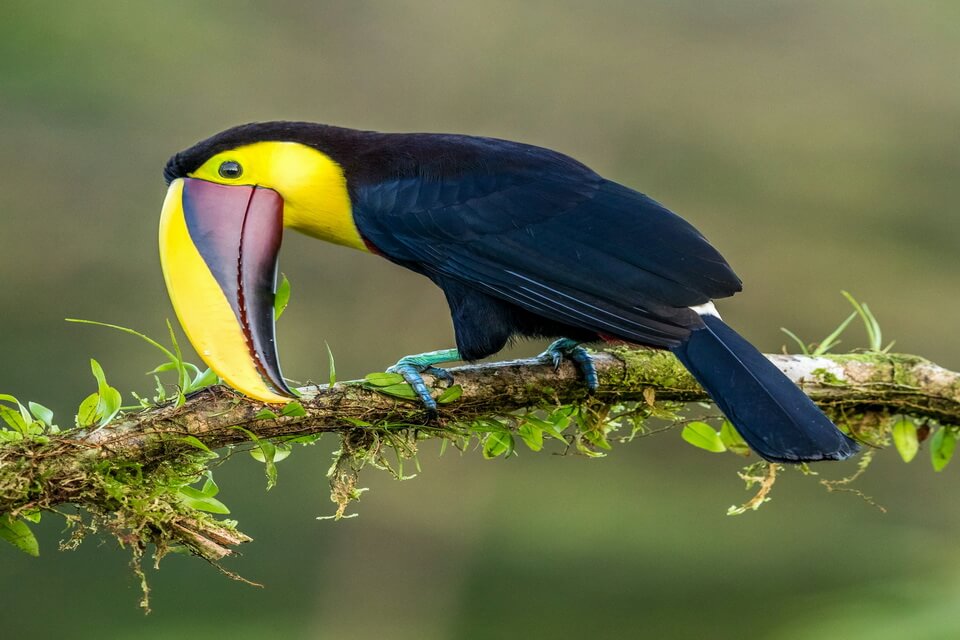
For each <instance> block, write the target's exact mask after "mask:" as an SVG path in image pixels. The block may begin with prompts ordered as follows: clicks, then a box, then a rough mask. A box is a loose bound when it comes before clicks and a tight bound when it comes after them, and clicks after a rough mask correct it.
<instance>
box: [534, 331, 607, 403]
mask: <svg viewBox="0 0 960 640" xmlns="http://www.w3.org/2000/svg"><path fill="white" fill-rule="evenodd" d="M564 358H568V359H569V360H570V361H571V362H572V363H573V364H574V366H575V367H576V368H577V371H579V372H580V375H582V376H583V379H584V381H585V382H586V383H587V388H588V389H590V391H596V390H597V387H599V386H600V382H599V380H597V368H596V367H595V366H594V365H593V358H591V357H590V353H589V352H588V351H587V350H586V349H584V348H583V347H581V346H580V343H579V342H577V341H576V340H571V339H570V338H560V339H559V340H557V341H555V342H553V343H551V344H550V346H549V347H547V350H546V351H544V352H543V353H541V354H540V355H539V356H537V359H539V360H542V361H544V362H548V363H551V364H553V368H554V369H559V368H560V364H561V363H562V362H563V359H564Z"/></svg>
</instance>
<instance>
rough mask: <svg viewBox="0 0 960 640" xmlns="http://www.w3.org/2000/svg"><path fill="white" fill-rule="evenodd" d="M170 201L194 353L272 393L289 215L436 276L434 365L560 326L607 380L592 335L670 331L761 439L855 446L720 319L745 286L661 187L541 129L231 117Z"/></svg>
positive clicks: (420, 385)
mask: <svg viewBox="0 0 960 640" xmlns="http://www.w3.org/2000/svg"><path fill="white" fill-rule="evenodd" d="M163 174H164V178H165V180H166V182H167V184H168V190H167V195H166V199H165V201H164V204H163V210H162V214H161V219H160V257H161V263H162V268H163V273H164V277H165V280H166V284H167V288H168V291H169V293H170V298H171V301H172V303H173V307H174V309H175V311H176V313H177V316H178V318H179V320H180V322H181V324H182V326H183V328H184V331H185V332H186V334H187V336H188V338H189V339H190V341H191V342H192V344H193V345H194V347H195V348H196V350H197V352H198V353H199V355H200V357H201V358H203V360H204V361H205V362H206V363H207V364H208V365H209V366H210V367H211V368H212V369H213V370H214V371H215V372H216V373H217V374H219V375H220V377H221V378H222V379H223V380H224V381H225V382H227V383H228V384H229V385H231V386H232V387H234V388H235V389H237V390H238V391H240V392H242V393H244V394H246V395H248V396H250V397H252V398H255V399H258V400H260V401H263V402H267V403H273V402H277V403H279V402H288V401H289V399H290V398H291V397H293V393H292V392H291V390H290V388H289V387H288V386H287V383H286V381H285V380H284V377H283V374H282V373H281V370H280V362H279V358H278V356H277V346H276V335H275V327H274V315H273V314H274V310H273V301H274V294H275V286H276V279H277V259H278V253H279V250H280V244H281V240H282V235H283V230H284V229H285V228H291V229H295V230H297V231H300V232H302V233H305V234H307V235H309V236H313V237H315V238H319V239H321V240H326V241H327V242H332V243H336V244H340V245H345V246H347V247H352V248H354V249H357V250H359V251H365V252H369V253H372V254H375V255H379V256H382V257H383V258H386V259H387V260H389V261H391V262H394V263H396V264H398V265H400V266H402V267H406V268H407V269H410V270H412V271H415V272H416V273H419V274H421V275H423V276H426V277H427V278H429V279H430V280H432V281H433V282H434V284H436V285H437V286H438V287H440V289H442V291H443V293H444V295H445V296H446V300H447V303H448V305H449V307H450V313H451V316H452V319H453V326H454V331H455V335H456V348H455V349H444V350H440V351H434V352H430V353H425V354H420V355H415V356H407V357H405V358H402V359H401V360H400V361H399V362H398V363H397V364H396V365H394V366H393V367H392V368H391V369H390V370H392V371H395V372H397V373H399V374H401V375H402V376H403V377H404V378H405V379H406V380H407V381H408V382H409V383H410V384H411V386H412V387H413V388H414V390H415V391H416V392H417V394H418V395H419V397H420V398H421V400H422V402H423V404H424V405H425V407H426V409H428V410H435V409H436V402H435V400H434V398H432V397H431V395H430V390H429V389H428V388H427V386H426V384H425V383H424V381H423V377H422V374H423V373H425V372H426V373H431V374H433V375H435V376H438V377H441V378H446V379H449V378H450V377H451V376H450V374H449V373H448V372H446V371H445V370H444V369H442V368H440V367H437V366H436V365H438V364H440V363H443V362H450V361H455V360H461V361H475V360H479V359H481V358H484V357H486V356H489V355H492V354H494V353H496V352H498V351H500V350H501V349H502V348H503V347H504V346H505V345H506V344H507V343H508V342H510V341H511V340H512V339H515V338H525V337H535V338H555V339H556V340H555V341H554V342H553V343H552V344H551V345H550V347H548V349H547V351H546V352H545V353H544V354H542V356H541V357H543V358H545V359H547V360H550V361H552V362H553V363H554V364H555V365H557V366H558V365H559V363H560V362H561V361H562V360H563V359H564V358H567V359H569V360H571V361H572V362H573V363H574V365H575V366H576V367H577V368H578V370H579V371H580V372H581V374H582V377H583V378H584V379H585V382H586V384H587V385H588V386H589V387H590V388H591V389H595V388H596V387H597V375H596V371H595V368H594V366H593V362H592V360H591V357H590V355H589V353H588V352H587V351H586V350H585V349H584V347H583V346H582V345H583V344H584V343H595V342H605V341H606V342H611V341H617V342H627V343H631V344H636V345H644V346H647V347H652V348H656V349H668V350H670V351H671V352H672V353H673V354H674V355H675V356H676V357H677V358H678V359H679V361H680V362H681V363H683V365H684V366H685V367H686V368H687V369H688V370H689V371H690V373H691V374H692V375H693V376H694V378H696V380H697V381H698V382H699V383H700V384H701V385H702V386H703V387H704V389H706V391H707V393H709V394H710V396H711V397H712V398H713V400H714V401H715V402H716V404H717V405H718V406H719V408H720V409H721V410H722V411H723V413H724V414H725V415H726V416H727V418H728V419H729V420H730V421H731V423H732V424H733V425H734V426H735V427H736V429H737V430H738V431H739V433H740V434H741V435H742V436H743V438H744V440H745V441H746V442H747V444H749V445H750V447H751V448H752V449H753V450H754V451H756V452H757V453H758V454H759V455H760V456H762V457H763V458H765V459H767V460H770V461H775V462H791V463H799V462H806V461H816V460H841V459H844V458H846V457H848V456H850V455H852V454H853V453H855V452H856V451H857V449H858V447H857V444H856V443H855V442H854V441H853V440H851V439H850V438H849V437H848V436H846V435H845V434H844V433H843V432H841V431H840V430H839V429H838V428H837V427H836V426H835V425H834V424H833V423H832V422H831V421H830V420H829V419H828V418H827V417H826V416H825V415H824V414H823V413H822V412H821V411H820V410H819V409H818V408H817V407H816V405H814V403H813V402H812V401H811V400H810V399H809V398H808V397H807V396H806V395H805V394H804V393H803V392H802V391H801V390H800V389H799V388H798V387H797V386H796V385H794V384H793V383H792V382H791V381H790V380H789V379H788V378H787V377H786V376H785V375H784V374H783V373H782V372H781V371H780V370H779V369H777V368H776V367H775V366H774V365H773V364H772V363H771V362H770V361H769V360H767V358H765V357H764V356H763V355H761V354H760V352H759V351H757V349H756V348H754V347H753V346H752V345H751V344H750V343H749V342H747V341H746V340H745V339H744V338H742V337H741V336H740V335H738V334H737V333H736V332H735V331H734V330H733V329H731V328H730V327H729V326H727V325H726V324H725V323H724V322H723V320H721V319H720V315H719V314H718V313H717V310H716V307H715V306H714V304H713V302H712V301H713V300H715V299H717V298H725V297H728V296H731V295H733V294H734V293H736V292H738V291H740V290H741V281H740V279H739V278H738V277H737V275H736V274H735V273H734V272H733V270H732V269H731V267H730V265H728V264H727V261H726V260H725V259H724V258H723V257H722V256H721V255H720V253H719V252H718V251H717V250H716V249H715V248H714V247H713V246H712V245H711V244H710V243H709V242H708V241H707V239H706V238H705V237H704V236H703V235H702V234H701V233H700V232H698V231H697V230H696V229H695V228H694V227H693V226H692V225H691V224H689V223H688V222H686V221H685V220H683V219H682V218H680V217H679V216H678V215H676V214H674V213H673V212H671V211H670V210H669V209H667V208H666V207H664V206H663V205H662V204H660V203H658V202H656V201H655V200H653V199H651V198H650V197H648V196H646V195H644V194H643V193H640V192H638V191H635V190H633V189H631V188H629V187H626V186H623V185H621V184H618V183H616V182H614V181H612V180H607V179H605V178H603V177H602V176H600V175H598V174H597V173H595V172H594V171H592V170H591V169H589V168H588V167H587V166H585V165H583V164H581V163H580V162H578V161H576V160H574V159H573V158H571V157H569V156H567V155H564V154H562V153H559V152H557V151H552V150H550V149H546V148H543V147H538V146H533V145H529V144H523V143H520V142H512V141H509V140H501V139H497V138H488V137H478V136H469V135H454V134H435V133H380V132H376V131H360V130H354V129H348V128H343V127H335V126H330V125H324V124H315V123H308V122H258V123H252V124H245V125H241V126H237V127H233V128H231V129H227V130H226V131H223V132H221V133H218V134H216V135H214V136H212V137H210V138H207V139H206V140H203V141H201V142H199V143H197V144H195V145H193V146H192V147H190V148H188V149H186V150H184V151H180V152H179V153H177V154H175V155H174V156H173V157H172V158H170V160H169V161H168V162H167V165H166V167H165V168H164V172H163Z"/></svg>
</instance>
